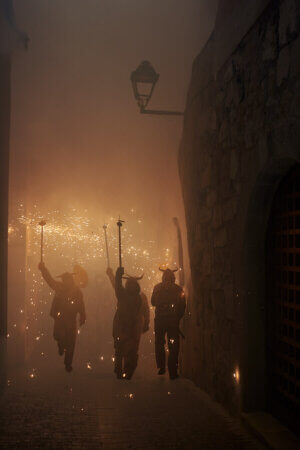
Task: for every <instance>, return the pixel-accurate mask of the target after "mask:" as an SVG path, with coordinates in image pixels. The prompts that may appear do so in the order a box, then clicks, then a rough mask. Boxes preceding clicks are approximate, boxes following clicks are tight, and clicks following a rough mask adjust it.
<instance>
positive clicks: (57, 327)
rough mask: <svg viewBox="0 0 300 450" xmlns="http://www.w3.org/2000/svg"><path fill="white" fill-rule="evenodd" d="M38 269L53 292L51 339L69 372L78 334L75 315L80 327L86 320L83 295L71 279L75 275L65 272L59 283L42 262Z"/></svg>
mask: <svg viewBox="0 0 300 450" xmlns="http://www.w3.org/2000/svg"><path fill="white" fill-rule="evenodd" d="M38 268H39V270H40V271H41V273H42V276H43V278H44V280H45V281H46V283H47V284H48V285H49V287H50V288H51V289H53V290H54V291H55V296H54V299H53V302H52V306H51V310H50V316H51V317H53V319H54V330H53V337H54V339H55V340H56V341H57V345H58V353H59V355H63V354H64V355H65V359H64V363H65V368H66V371H67V372H71V371H72V361H73V355H74V349H75V343H76V336H77V334H78V329H77V315H78V314H79V325H80V326H82V325H83V324H84V323H85V320H86V315H85V307H84V302H83V295H82V292H81V289H80V287H79V286H77V285H76V284H75V281H74V277H73V275H74V276H75V277H76V275H77V274H72V273H69V272H66V273H63V274H62V275H60V276H59V277H58V278H61V281H56V280H54V279H53V278H52V276H51V275H50V272H49V271H48V269H47V268H46V266H45V264H44V263H43V262H40V264H39V266H38ZM79 285H80V284H79Z"/></svg>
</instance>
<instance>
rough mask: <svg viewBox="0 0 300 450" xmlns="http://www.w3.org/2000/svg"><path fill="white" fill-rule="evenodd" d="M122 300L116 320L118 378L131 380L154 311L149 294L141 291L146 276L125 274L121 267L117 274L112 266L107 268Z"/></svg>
mask: <svg viewBox="0 0 300 450" xmlns="http://www.w3.org/2000/svg"><path fill="white" fill-rule="evenodd" d="M106 273H107V275H108V277H109V279H110V281H111V283H112V285H113V287H114V289H115V293H116V297H117V300H118V303H117V310H116V313H115V316H114V320H113V338H114V347H115V368H114V371H115V373H116V376H117V378H119V379H122V378H124V379H127V380H130V379H131V377H132V375H133V373H134V371H135V369H136V367H137V363H138V350H139V344H140V339H141V335H142V333H145V332H146V331H148V330H149V319H150V312H149V306H148V301H147V297H146V296H145V294H141V292H140V285H139V283H138V280H139V279H141V278H142V277H139V278H137V277H130V276H126V277H124V278H125V279H126V283H125V286H123V284H122V278H123V275H124V268H123V267H119V268H118V269H117V271H116V276H115V277H114V275H113V271H112V269H111V268H108V269H107V271H106Z"/></svg>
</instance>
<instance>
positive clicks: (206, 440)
mask: <svg viewBox="0 0 300 450" xmlns="http://www.w3.org/2000/svg"><path fill="white" fill-rule="evenodd" d="M49 363H50V361H49V360H48V359H44V360H41V362H40V363H39V364H37V365H36V366H35V369H34V370H33V369H29V370H27V371H26V372H24V371H23V372H22V373H18V374H15V375H13V374H10V378H9V386H8V388H7V390H6V392H5V394H4V396H3V398H2V400H1V437H0V448H3V449H10V448H20V449H25V448H31V449H94V448H99V449H105V450H106V449H107V450H108V449H120V450H122V449H170V450H171V449H203V450H205V449H224V450H225V449H226V450H230V449H260V448H262V447H261V446H260V444H259V443H258V442H256V441H255V440H254V439H253V438H252V437H251V436H250V435H249V434H248V433H247V432H246V431H245V430H244V429H243V428H242V427H241V426H240V424H239V423H238V422H237V421H236V420H234V419H232V418H230V417H229V416H228V415H226V414H225V413H224V412H223V411H222V409H221V408H220V407H219V406H218V405H216V404H214V403H213V402H211V401H210V400H209V399H208V397H207V396H206V395H205V394H204V393H203V392H201V391H200V390H199V389H198V388H196V387H195V386H194V385H193V384H192V383H191V382H189V381H188V380H184V379H178V380H176V381H169V380H168V378H167V377H158V376H157V375H156V371H155V367H154V362H153V359H152V356H151V358H150V357H149V358H148V359H147V358H141V360H140V366H139V368H138V370H137V372H136V375H135V377H134V379H133V380H132V381H122V380H121V381H118V380H116V379H115V378H114V377H113V374H112V362H111V361H105V360H104V361H101V360H99V362H98V363H95V364H93V363H91V365H90V366H89V367H90V368H89V367H88V365H87V362H83V361H82V362H81V363H79V362H78V361H76V364H75V365H74V372H73V373H71V374H67V373H65V372H64V370H63V367H61V365H60V364H59V363H61V361H60V360H58V358H57V359H54V361H53V362H52V361H51V364H49ZM30 375H31V376H30Z"/></svg>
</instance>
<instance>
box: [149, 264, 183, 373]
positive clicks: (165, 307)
mask: <svg viewBox="0 0 300 450" xmlns="http://www.w3.org/2000/svg"><path fill="white" fill-rule="evenodd" d="M160 270H162V269H160ZM163 272H164V273H163V276H162V282H161V283H159V284H157V285H156V286H155V287H154V289H153V293H152V297H151V304H152V306H154V307H155V319H154V331H155V356H156V365H157V368H158V369H159V371H158V374H159V375H163V374H164V373H165V371H166V355H165V343H166V341H165V337H166V335H167V342H168V349H169V358H168V369H169V376H170V378H171V379H175V378H177V377H178V373H177V369H178V354H179V342H180V337H179V335H180V330H179V322H180V319H181V318H182V317H183V315H184V312H185V306H186V301H185V295H184V292H183V289H182V287H181V286H179V285H178V284H176V283H175V274H174V271H173V270H171V269H166V270H163Z"/></svg>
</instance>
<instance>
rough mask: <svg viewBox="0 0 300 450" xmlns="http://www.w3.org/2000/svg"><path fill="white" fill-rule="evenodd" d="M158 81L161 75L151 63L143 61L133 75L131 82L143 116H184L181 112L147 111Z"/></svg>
mask: <svg viewBox="0 0 300 450" xmlns="http://www.w3.org/2000/svg"><path fill="white" fill-rule="evenodd" d="M158 79H159V74H158V73H156V72H155V70H154V68H153V66H152V64H150V62H149V61H143V62H142V63H141V64H140V65H139V66H138V68H137V69H136V70H134V71H133V72H132V74H131V77H130V80H131V83H132V88H133V94H134V98H135V99H136V101H137V104H138V106H139V108H140V112H141V114H160V115H167V116H182V115H183V114H184V113H183V112H179V111H157V110H154V109H146V108H147V105H148V103H149V101H150V99H151V97H152V94H153V91H154V88H155V85H156V83H157V81H158Z"/></svg>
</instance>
